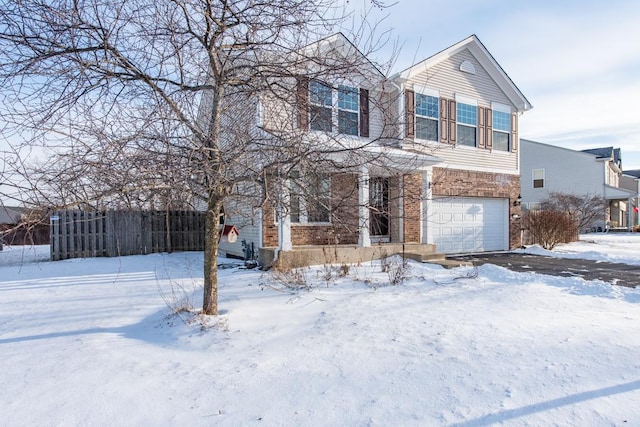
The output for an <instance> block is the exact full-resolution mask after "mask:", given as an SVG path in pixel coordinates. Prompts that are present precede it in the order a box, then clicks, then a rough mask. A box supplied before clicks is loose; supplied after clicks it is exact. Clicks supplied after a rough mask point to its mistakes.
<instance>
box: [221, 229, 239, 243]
mask: <svg viewBox="0 0 640 427" xmlns="http://www.w3.org/2000/svg"><path fill="white" fill-rule="evenodd" d="M239 235H240V232H239V231H238V227H236V226H235V225H225V226H224V227H223V228H222V230H220V239H226V241H227V242H229V243H235V242H236V240H238V236H239Z"/></svg>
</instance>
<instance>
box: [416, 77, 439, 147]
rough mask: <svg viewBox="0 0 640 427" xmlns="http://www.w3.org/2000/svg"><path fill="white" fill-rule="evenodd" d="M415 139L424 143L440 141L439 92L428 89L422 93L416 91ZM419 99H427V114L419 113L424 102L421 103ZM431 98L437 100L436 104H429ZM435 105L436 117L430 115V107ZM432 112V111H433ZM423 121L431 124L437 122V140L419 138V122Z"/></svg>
mask: <svg viewBox="0 0 640 427" xmlns="http://www.w3.org/2000/svg"><path fill="white" fill-rule="evenodd" d="M413 96H414V100H413V103H414V107H413V110H414V116H415V119H414V133H413V134H414V138H415V139H418V140H422V141H429V142H438V141H440V93H439V92H437V91H432V90H428V89H426V90H425V89H423V90H422V91H420V92H417V91H415V92H414V95H413ZM419 98H423V99H425V101H426V102H427V105H426V111H425V113H426V114H420V113H419V112H418V111H419V110H420V109H421V106H422V102H420V101H419ZM430 98H431V99H432V100H435V102H434V103H432V104H431V105H429V104H428V102H429V101H430ZM433 105H435V115H429V112H430V108H429V107H433ZM431 111H432V110H431ZM421 120H427V121H429V122H435V134H436V135H435V139H429V138H422V137H420V136H419V132H418V122H419V121H421Z"/></svg>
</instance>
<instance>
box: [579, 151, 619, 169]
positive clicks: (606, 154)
mask: <svg viewBox="0 0 640 427" xmlns="http://www.w3.org/2000/svg"><path fill="white" fill-rule="evenodd" d="M582 152H583V153H589V154H593V155H595V156H596V158H598V159H612V160H613V161H614V163H615V164H616V165H618V166H620V165H621V164H622V155H621V153H620V149H619V148H613V147H601V148H589V149H587V150H582Z"/></svg>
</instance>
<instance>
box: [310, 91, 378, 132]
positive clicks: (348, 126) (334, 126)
mask: <svg viewBox="0 0 640 427" xmlns="http://www.w3.org/2000/svg"><path fill="white" fill-rule="evenodd" d="M363 90H364V91H365V92H367V93H368V91H366V90H365V89H363V88H361V87H358V86H351V85H350V84H349V83H348V82H347V83H346V84H339V85H337V86H336V85H330V84H328V83H325V82H324V81H321V80H317V79H312V80H309V82H308V84H307V96H308V107H307V117H308V125H307V129H308V130H310V131H315V132H326V133H328V134H331V135H345V136H356V137H362V134H363V130H362V120H363V117H362V115H363V114H365V113H363V110H362V108H363V106H362V105H361V102H362V96H363V95H362V92H363ZM329 93H330V96H329ZM318 94H320V95H322V96H318ZM345 94H348V96H349V99H345ZM365 96H366V95H365ZM366 99H367V100H368V96H366ZM329 100H330V102H329ZM354 108H355V109H354ZM365 108H367V111H368V107H365ZM354 118H355V121H354V120H353V119H354ZM322 124H325V126H322ZM367 127H368V122H367ZM366 135H367V136H365V137H368V134H366Z"/></svg>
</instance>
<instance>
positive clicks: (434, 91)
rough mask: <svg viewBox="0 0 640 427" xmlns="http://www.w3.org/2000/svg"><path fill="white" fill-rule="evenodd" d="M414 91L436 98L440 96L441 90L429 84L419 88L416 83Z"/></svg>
mask: <svg viewBox="0 0 640 427" xmlns="http://www.w3.org/2000/svg"><path fill="white" fill-rule="evenodd" d="M413 92H414V93H419V94H420V95H428V96H433V97H435V98H440V91H439V90H438V89H433V88H430V87H427V86H423V87H422V89H418V87H417V85H414V86H413Z"/></svg>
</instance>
